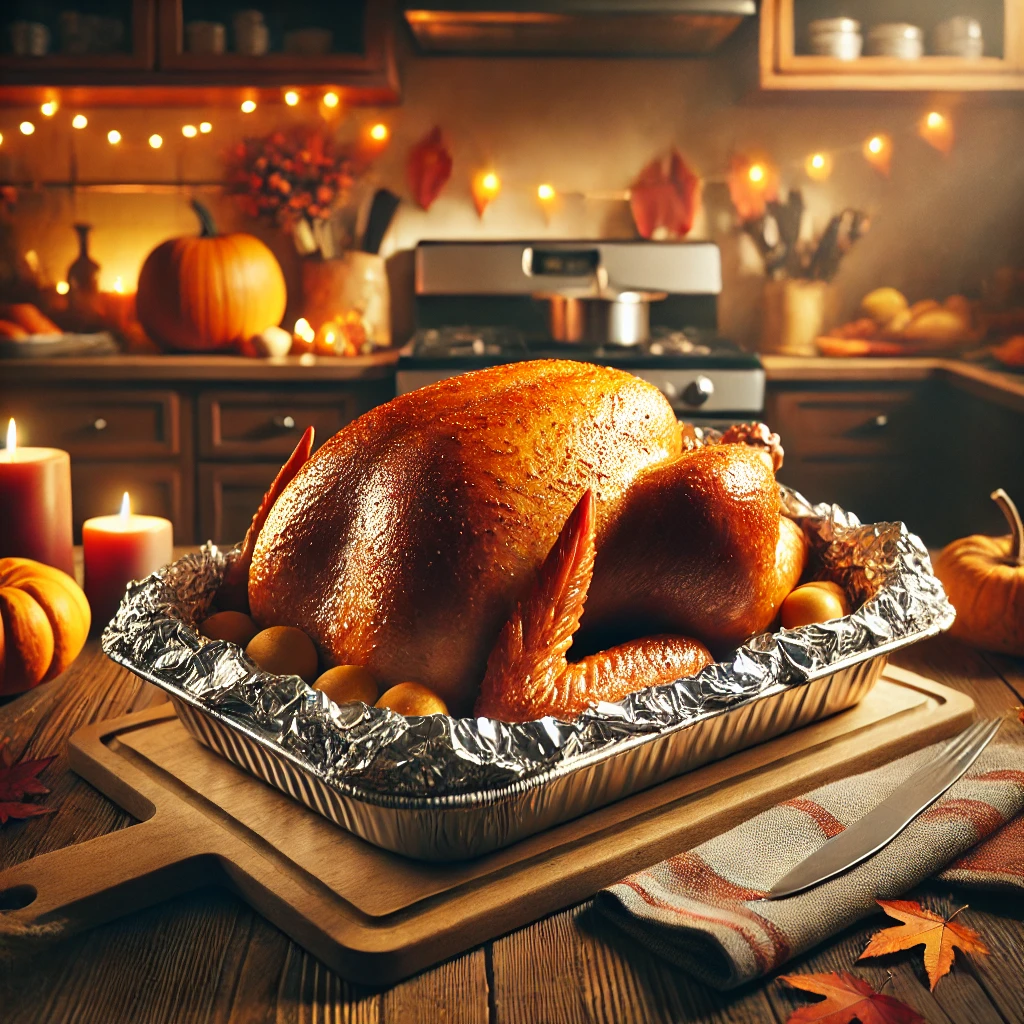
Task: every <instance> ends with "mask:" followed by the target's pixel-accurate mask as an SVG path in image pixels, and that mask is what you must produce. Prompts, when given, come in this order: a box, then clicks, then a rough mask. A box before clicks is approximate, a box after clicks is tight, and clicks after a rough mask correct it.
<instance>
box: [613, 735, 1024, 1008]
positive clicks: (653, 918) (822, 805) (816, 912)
mask: <svg viewBox="0 0 1024 1024" xmlns="http://www.w3.org/2000/svg"><path fill="white" fill-rule="evenodd" d="M1012 731H1017V732H1020V730H1019V726H1016V724H1015V725H1014V727H1013V730H1011V728H1010V727H1008V726H1004V727H1003V729H1002V730H1001V733H1002V734H1003V735H1005V736H1006V737H1007V738H1009V736H1010V734H1011V732H1012ZM1022 740H1024V733H1021V736H1019V737H1018V736H1015V737H1014V742H1007V741H1005V740H1003V741H998V742H996V741H994V742H992V743H990V744H989V746H988V747H987V748H986V749H985V750H984V751H983V752H982V754H981V756H980V757H979V758H978V760H977V761H975V762H974V764H973V765H972V767H971V769H970V771H969V772H968V773H967V774H966V775H965V776H964V777H963V778H962V779H960V781H959V782H957V783H956V784H955V785H954V786H953V787H952V788H951V789H949V790H948V791H947V792H946V794H945V795H944V796H943V798H942V799H941V800H939V801H938V802H937V803H935V804H933V805H932V806H931V807H930V808H929V809H928V810H927V811H925V812H924V814H922V815H920V816H919V817H918V818H917V819H915V821H913V822H912V823H911V824H910V826H909V827H908V828H906V829H905V830H904V831H903V832H902V833H901V834H900V835H899V836H897V837H896V839H894V840H893V841H892V842H891V843H889V845H888V846H886V847H885V848H884V849H882V850H880V851H879V852H878V853H877V854H875V855H874V856H873V857H871V858H870V859H869V860H866V861H864V863H862V864H860V865H858V866H857V867H856V868H854V869H852V870H851V871H848V872H846V873H845V874H843V875H840V876H838V877H837V878H833V879H831V880H830V881H828V882H824V883H823V884H821V885H819V886H817V887H815V888H813V889H810V890H808V891H807V892H804V893H800V894H798V895H796V896H790V897H788V898H787V899H782V900H763V899H762V898H761V897H762V896H763V895H764V893H765V891H766V890H768V889H770V888H771V886H772V885H773V884H774V883H775V882H777V881H778V880H779V879H780V878H782V876H783V875H785V874H786V873H787V872H788V871H789V870H790V869H791V868H793V867H795V866H796V864H798V863H799V862H800V861H801V860H803V859H804V857H806V856H807V855H808V854H810V853H812V852H813V851H814V850H816V849H817V848H818V847H819V846H821V845H822V844H823V843H824V842H825V841H826V840H828V839H830V838H831V837H832V836H834V835H836V834H837V833H839V832H842V830H843V829H844V828H845V827H846V826H847V825H848V824H850V823H851V822H853V821H856V820H857V819H858V818H860V817H861V816H863V815H864V814H866V813H867V812H868V811H869V810H871V808H872V807H874V806H875V804H877V803H878V802H879V801H880V800H883V799H885V797H887V796H888V795H889V794H890V793H891V792H892V791H893V790H894V789H895V788H896V787H897V786H898V785H899V784H900V783H901V782H903V781H904V780H905V779H906V778H908V777H909V776H910V775H912V774H913V773H914V772H915V771H916V770H917V768H918V767H920V765H922V764H923V763H924V762H925V761H926V760H927V759H928V758H929V757H931V756H932V755H933V754H934V753H935V752H936V750H937V749H938V747H939V746H940V745H936V746H934V747H929V748H926V749H924V750H919V751H917V752H916V753H913V754H909V755H908V756H906V757H902V758H900V759H899V760H898V761H893V762H892V763H891V764H887V765H884V766H883V767H881V768H876V769H874V770H873V771H870V772H865V773H863V774H861V775H853V776H851V777H850V778H847V779H841V780H840V781H838V782H833V783H830V784H829V785H827V786H822V787H821V788H820V789H816V790H814V791H813V792H811V793H807V794H806V795H805V796H801V797H797V798H796V799H793V800H786V801H785V802H784V803H781V804H777V805H776V806H775V807H773V808H771V809H770V810H768V811H765V812H763V813H762V814H759V815H757V817H755V818H751V819H750V820H749V821H747V822H744V823H743V824H742V825H739V826H737V827H736V828H734V829H732V830H731V831H730V832H726V833H725V834H724V835H720V836H718V837H716V838H715V839H711V840H709V841H708V842H706V843H703V844H702V845H701V846H698V847H696V848H695V849H693V850H690V851H689V852H687V853H680V854H678V855H677V856H675V857H670V858H669V859H668V860H665V861H662V862H661V863H660V864H655V865H654V866H653V867H650V868H647V869H646V870H644V871H639V872H637V873H636V874H634V875H630V876H629V877H628V878H624V879H623V880H622V881H621V882H617V883H616V884H615V885H612V886H610V887H609V888H607V889H604V890H602V891H601V892H600V893H598V895H597V898H596V901H595V903H596V906H597V908H598V910H599V911H601V913H603V914H604V915H606V916H607V917H608V918H609V919H610V920H612V921H613V922H615V924H617V925H618V926H619V927H621V928H622V929H623V930H624V931H626V932H629V933H630V934H631V935H633V936H634V937H635V938H637V939H638V940H639V941H640V942H641V943H642V944H643V945H645V946H646V947H647V948H649V949H651V950H652V951H653V952H655V953H658V954H659V955H660V956H662V957H664V958H665V959H666V960H669V961H671V962H672V963H674V964H676V965H678V966H679V967H681V968H683V969H684V970H685V971H687V972H689V973H690V974H693V975H695V976H696V977H698V978H700V979H701V980H702V981H705V982H707V983H708V984H709V985H713V986H714V987H715V988H718V989H730V988H735V987H736V986H737V985H742V984H743V983H744V982H747V981H751V980H752V979H754V978H757V977H760V976H761V975H763V974H767V973H768V972H770V971H773V970H774V969H775V968H776V967H779V966H780V965H781V964H784V963H785V962H786V961H787V960H789V959H791V958H792V957H795V956H797V955H798V954H800V953H802V952H804V951H805V950H807V949H810V948H811V947H812V946H815V945H817V944H818V943H819V942H822V941H823V940H825V939H827V938H829V937H830V936H832V935H835V934H836V933H837V932H839V931H842V929H844V928H846V927H847V926H848V925H851V924H853V923H854V922H855V921H857V920H859V919H860V918H862V917H865V916H867V915H868V914H871V913H874V912H875V911H876V910H877V909H878V907H877V904H876V903H875V900H876V898H877V899H894V898H896V897H898V896H902V895H903V894H904V893H906V892H907V891H908V890H909V889H912V888H913V887H914V886H915V885H917V884H918V883H919V882H922V881H924V880H925V879H926V878H930V877H931V876H932V875H935V874H936V873H938V872H941V874H939V877H940V878H941V879H942V880H943V881H949V882H956V883H958V884H967V885H978V886H1002V887H1006V886H1009V887H1010V888H1012V889H1016V890H1018V891H1020V892H1024V814H1022V812H1024V742H1022ZM943 869H945V870H943Z"/></svg>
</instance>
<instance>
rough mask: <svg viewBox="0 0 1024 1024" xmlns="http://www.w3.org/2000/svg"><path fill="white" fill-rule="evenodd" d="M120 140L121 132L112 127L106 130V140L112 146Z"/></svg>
mask: <svg viewBox="0 0 1024 1024" xmlns="http://www.w3.org/2000/svg"><path fill="white" fill-rule="evenodd" d="M120 141H121V133H120V132H119V131H118V130H117V129H116V128H112V129H111V130H110V131H109V132H107V142H109V143H110V144H111V145H112V146H116V145H117V144H118V143H119V142H120Z"/></svg>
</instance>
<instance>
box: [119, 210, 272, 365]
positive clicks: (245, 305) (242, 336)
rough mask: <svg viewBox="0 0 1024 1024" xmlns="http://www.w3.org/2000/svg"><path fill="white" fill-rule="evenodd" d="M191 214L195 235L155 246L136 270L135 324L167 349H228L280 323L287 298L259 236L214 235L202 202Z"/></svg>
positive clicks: (270, 255)
mask: <svg viewBox="0 0 1024 1024" xmlns="http://www.w3.org/2000/svg"><path fill="white" fill-rule="evenodd" d="M192 209H193V210H195V212H196V215H197V216H198V217H199V223H200V226H201V230H200V233H199V236H198V237H195V236H192V237H185V238H171V239H169V240H168V241H166V242H161V243H160V245H158V246H157V247H156V248H155V249H154V250H153V251H152V252H151V253H150V254H149V255H148V256H147V257H146V262H145V263H143V265H142V270H141V271H140V273H139V293H138V297H137V299H136V309H137V312H138V317H139V323H141V324H142V326H143V328H144V329H145V331H146V333H147V334H148V335H149V336H150V337H151V338H153V340H154V341H157V342H159V343H160V344H161V345H163V346H165V347H166V348H171V349H177V350H180V351H185V352H203V351H216V350H218V349H229V348H233V347H234V346H235V345H238V344H242V343H244V342H247V341H248V340H249V339H250V338H251V337H252V336H253V335H255V334H259V332H260V331H262V330H264V329H265V328H266V327H268V326H270V325H271V324H274V325H276V324H278V323H280V322H281V317H282V316H284V308H285V304H286V302H287V297H288V296H287V290H286V288H285V283H284V274H283V273H282V272H281V266H280V264H279V263H278V262H277V259H276V258H275V256H274V254H273V253H272V252H271V251H270V250H269V249H268V248H267V247H266V246H265V245H264V244H263V243H262V242H261V241H260V240H259V239H258V238H256V237H254V236H253V235H246V234H229V235H219V234H218V233H217V228H216V225H215V224H214V222H213V217H212V216H211V215H210V211H209V210H207V209H206V207H205V206H203V204H202V203H200V202H199V201H198V200H196V199H193V200H192Z"/></svg>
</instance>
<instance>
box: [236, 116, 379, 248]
mask: <svg viewBox="0 0 1024 1024" xmlns="http://www.w3.org/2000/svg"><path fill="white" fill-rule="evenodd" d="M362 170H363V168H361V167H359V166H358V165H357V163H356V161H355V159H354V157H353V156H352V154H351V153H350V152H348V151H347V150H345V149H344V148H342V147H340V146H338V145H337V144H336V143H335V142H334V141H333V140H332V139H330V138H329V137H327V136H326V135H325V134H324V133H323V132H322V131H317V130H309V129H300V128H299V129H294V130H292V131H288V132H284V131H276V132H273V133H272V134H270V135H268V136H266V137H264V138H249V139H244V140H243V141H242V142H240V143H238V145H237V146H235V147H234V149H233V150H232V151H231V153H230V156H229V161H228V174H227V181H228V191H229V192H230V193H232V194H233V195H235V196H236V197H237V199H238V202H239V204H240V206H241V208H242V210H243V212H244V213H245V214H246V215H247V216H249V217H252V218H253V219H264V220H269V221H271V222H272V223H274V224H277V225H278V226H280V227H281V228H283V229H284V230H285V231H288V232H289V233H290V234H291V235H292V238H293V239H294V241H295V246H296V248H297V249H298V251H299V253H300V254H302V255H312V254H314V253H319V254H320V255H321V256H323V258H324V259H331V258H332V257H333V256H334V255H335V254H336V253H337V252H338V251H339V250H340V249H341V248H343V247H344V246H343V244H341V242H340V241H339V239H338V236H337V225H336V224H335V223H334V220H335V215H336V214H337V213H338V211H340V210H341V209H342V208H343V207H344V206H345V205H346V203H347V202H348V200H349V197H350V195H351V192H352V186H353V184H354V183H355V181H356V179H357V177H358V176H359V174H360V173H361V172H362Z"/></svg>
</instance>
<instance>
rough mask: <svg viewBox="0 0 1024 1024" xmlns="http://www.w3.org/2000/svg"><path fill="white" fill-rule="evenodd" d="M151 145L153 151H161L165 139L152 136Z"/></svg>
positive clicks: (160, 136) (159, 136) (150, 138)
mask: <svg viewBox="0 0 1024 1024" xmlns="http://www.w3.org/2000/svg"><path fill="white" fill-rule="evenodd" d="M149 144H150V146H152V147H153V149H159V148H160V147H161V146H162V145H163V144H164V137H163V136H162V135H155V134H154V135H150V137H149Z"/></svg>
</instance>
